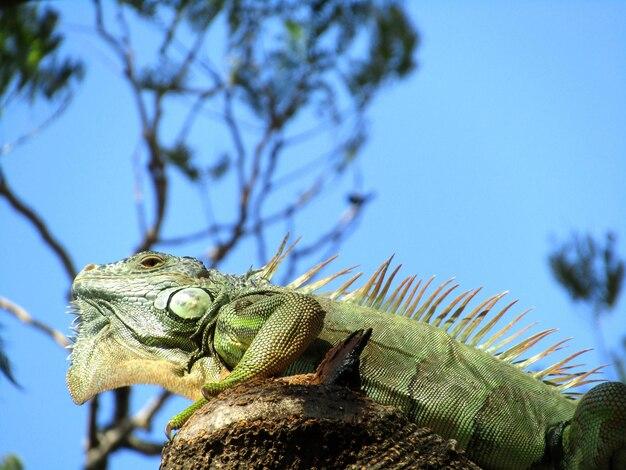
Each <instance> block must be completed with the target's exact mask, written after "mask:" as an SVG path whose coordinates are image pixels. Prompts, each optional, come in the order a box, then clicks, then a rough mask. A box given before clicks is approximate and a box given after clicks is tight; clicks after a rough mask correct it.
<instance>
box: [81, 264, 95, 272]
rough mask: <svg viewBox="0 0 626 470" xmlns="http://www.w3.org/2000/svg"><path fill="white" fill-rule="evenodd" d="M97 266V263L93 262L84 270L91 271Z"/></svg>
mask: <svg viewBox="0 0 626 470" xmlns="http://www.w3.org/2000/svg"><path fill="white" fill-rule="evenodd" d="M96 266H97V265H96V264H93V263H91V264H88V265H87V266H85V267H84V268H83V271H91V270H93V269H96Z"/></svg>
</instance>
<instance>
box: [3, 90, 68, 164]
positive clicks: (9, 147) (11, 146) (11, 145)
mask: <svg viewBox="0 0 626 470" xmlns="http://www.w3.org/2000/svg"><path fill="white" fill-rule="evenodd" d="M71 101H72V97H71V95H67V96H66V97H65V99H64V100H63V101H62V102H61V104H60V105H59V107H58V108H57V109H56V110H54V112H53V113H52V114H50V116H48V117H47V118H46V119H44V121H43V122H41V123H40V124H38V125H37V126H35V127H34V128H32V129H31V130H29V131H28V132H26V133H25V134H23V135H21V136H19V137H18V138H17V139H15V140H13V141H12V142H7V143H6V144H2V146H0V157H1V156H3V155H8V154H9V153H11V152H12V151H13V150H15V148H16V147H19V146H20V145H23V144H25V143H26V142H28V141H29V140H30V139H32V138H33V137H35V136H36V135H37V134H39V133H40V132H42V131H43V130H44V129H45V128H46V127H48V126H49V125H50V124H52V123H53V122H54V121H56V120H57V118H58V117H59V116H61V114H63V113H64V112H65V110H66V109H67V107H68V105H69V104H70V102H71ZM1 109H2V107H0V110H1Z"/></svg>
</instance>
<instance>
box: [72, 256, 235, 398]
mask: <svg viewBox="0 0 626 470" xmlns="http://www.w3.org/2000/svg"><path fill="white" fill-rule="evenodd" d="M237 279H238V278H235V277H230V276H226V275H223V274H220V273H219V272H217V271H215V270H209V269H206V268H205V266H204V265H203V264H202V263H201V262H200V261H198V260H196V259H194V258H189V257H177V256H172V255H167V254H163V253H156V252H143V253H139V254H137V255H135V256H131V257H130V258H127V259H125V260H122V261H119V262H117V263H112V264H105V265H95V264H89V265H87V266H85V268H84V269H83V270H82V271H81V272H80V273H79V274H78V276H76V279H75V280H74V283H73V285H72V297H73V300H72V307H73V309H74V310H75V312H76V313H77V316H78V319H77V335H76V340H75V343H74V345H73V347H72V353H71V355H70V361H71V364H70V368H69V370H68V373H67V384H68V388H69V390H70V394H71V396H72V399H73V400H74V401H75V402H76V403H78V404H80V403H83V402H85V401H86V400H88V399H90V398H91V397H93V396H94V395H96V394H97V393H99V392H101V391H104V390H110V389H112V388H116V387H121V386H125V385H131V384H135V383H155V384H160V385H162V386H164V387H165V388H167V389H169V390H171V391H173V392H175V393H179V394H182V395H186V396H189V397H190V398H198V396H199V390H200V385H201V384H202V383H203V382H204V380H205V376H206V375H207V374H208V373H215V372H214V370H210V369H212V368H213V369H215V368H218V369H219V365H218V364H219V363H218V362H217V361H216V360H215V358H210V357H205V358H202V359H201V360H198V361H196V362H194V364H193V366H192V368H191V370H188V365H189V360H190V358H191V356H192V354H193V353H194V352H197V351H198V343H197V340H196V341H194V339H192V335H193V333H194V332H195V331H196V330H197V328H198V325H199V321H200V319H201V318H203V317H204V316H205V315H208V314H209V312H210V311H211V306H212V305H213V302H214V300H215V299H216V298H217V297H218V295H219V294H220V293H221V292H224V291H226V290H227V289H229V288H232V287H233V286H234V285H235V283H236V280H237ZM205 320H206V318H205Z"/></svg>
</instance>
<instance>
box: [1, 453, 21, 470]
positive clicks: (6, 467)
mask: <svg viewBox="0 0 626 470" xmlns="http://www.w3.org/2000/svg"><path fill="white" fill-rule="evenodd" d="M23 468H24V465H23V464H22V461H21V460H20V458H19V457H18V456H17V455H14V454H9V455H6V456H4V458H3V459H2V460H0V470H23Z"/></svg>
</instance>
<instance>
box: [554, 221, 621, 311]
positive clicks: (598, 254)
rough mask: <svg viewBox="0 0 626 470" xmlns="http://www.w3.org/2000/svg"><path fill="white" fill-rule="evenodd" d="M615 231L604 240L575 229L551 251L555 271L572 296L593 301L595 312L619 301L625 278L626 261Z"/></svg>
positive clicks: (585, 300) (589, 302)
mask: <svg viewBox="0 0 626 470" xmlns="http://www.w3.org/2000/svg"><path fill="white" fill-rule="evenodd" d="M615 242H616V237H615V235H613V234H611V233H608V234H607V235H606V238H605V240H604V242H601V241H597V240H594V239H593V237H592V236H591V235H584V236H583V235H580V234H576V233H574V234H573V235H572V236H571V238H570V240H568V241H567V242H565V243H563V244H562V245H561V246H560V247H558V248H556V249H555V250H554V251H553V252H552V254H550V257H549V262H550V267H551V269H552V274H553V275H554V277H555V278H556V280H557V282H558V283H559V284H560V285H561V286H562V287H563V288H564V289H565V290H566V291H567V293H568V294H569V295H570V297H571V298H572V300H574V301H580V302H584V303H586V304H588V305H590V306H591V307H592V309H593V312H594V314H595V315H600V314H602V313H604V312H607V311H609V310H611V309H612V308H613V307H615V305H616V304H617V300H618V298H619V294H620V292H621V289H622V284H623V280H624V261H623V260H622V259H621V258H620V257H619V255H618V254H617V251H616V247H615Z"/></svg>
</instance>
